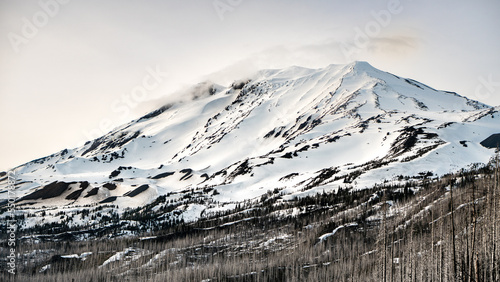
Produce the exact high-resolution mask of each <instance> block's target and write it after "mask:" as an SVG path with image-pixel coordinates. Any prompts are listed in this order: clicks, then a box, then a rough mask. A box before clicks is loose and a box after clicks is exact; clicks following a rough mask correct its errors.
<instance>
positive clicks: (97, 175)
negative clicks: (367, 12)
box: [0, 62, 500, 224]
mask: <svg viewBox="0 0 500 282" xmlns="http://www.w3.org/2000/svg"><path fill="white" fill-rule="evenodd" d="M190 91H191V92H192V93H191V94H190V96H189V97H191V98H192V99H188V100H187V101H185V102H183V103H172V104H169V106H165V107H162V108H160V109H158V110H156V111H154V112H152V113H150V114H148V115H146V116H144V117H143V118H141V119H139V120H137V121H135V122H131V123H129V124H127V125H124V126H122V127H119V128H117V129H115V130H113V131H111V132H110V133H108V134H106V135H104V136H102V137H100V138H97V139H95V140H93V141H91V142H88V143H87V144H85V145H84V146H82V147H79V148H75V149H73V150H64V151H61V152H59V153H56V154H53V155H50V156H48V157H45V158H41V159H38V160H34V161H32V162H29V163H27V164H24V165H22V166H20V167H19V168H18V170H17V172H18V173H17V177H18V179H19V184H18V188H17V192H18V195H19V196H20V200H19V203H18V206H21V207H22V206H23V205H26V206H27V205H31V208H35V209H36V208H40V209H42V208H43V207H49V206H51V205H55V206H68V207H79V206H85V205H101V204H106V205H109V204H111V205H115V206H117V207H118V209H125V208H128V207H140V206H144V205H146V204H152V203H153V202H154V201H155V199H156V198H158V197H160V196H161V197H165V199H166V200H167V201H174V200H175V201H177V200H179V199H186V200H185V202H186V205H187V206H186V210H187V209H188V207H193V208H194V207H195V205H196V210H198V209H201V210H206V211H207V212H210V211H211V210H210V209H213V210H212V211H214V210H217V209H221V208H222V207H223V206H224V205H225V204H228V203H231V204H232V203H236V202H240V201H245V200H252V199H253V200H254V199H258V198H259V197H261V196H262V195H263V194H265V193H267V191H268V190H271V191H278V192H279V193H280V195H282V197H283V198H285V199H286V198H294V197H302V196H306V195H311V194H315V193H318V192H321V191H327V192H328V191H335V190H336V189H338V188H339V187H348V188H353V189H355V188H356V189H361V188H365V187H370V186H371V185H373V184H374V183H378V182H381V181H394V182H397V181H399V180H398V179H399V176H401V175H407V176H414V175H419V174H420V173H421V172H424V171H429V170H430V171H433V173H435V174H438V175H440V174H445V173H448V172H450V171H454V170H458V169H460V168H463V167H465V166H467V165H468V164H470V163H477V162H487V161H488V158H489V157H490V156H491V154H492V151H491V150H489V149H487V148H485V147H483V146H481V144H480V143H481V141H483V140H485V139H486V138H487V137H488V136H490V135H492V134H494V133H498V132H496V131H498V130H497V128H498V126H497V123H498V118H500V117H499V114H498V109H496V110H495V109H494V108H490V107H487V106H485V105H482V104H480V103H478V102H475V101H471V100H469V99H467V98H465V97H462V96H459V95H457V94H453V93H450V92H443V91H437V90H435V89H432V88H429V87H427V86H425V85H424V84H422V83H419V82H417V81H414V80H411V79H405V78H401V77H397V76H394V75H391V74H389V73H386V72H383V71H379V70H377V69H376V68H374V67H372V66H371V65H370V64H368V63H366V62H353V63H351V64H348V65H329V66H327V67H325V68H321V69H310V68H303V67H297V66H294V67H289V68H284V69H277V70H263V71H260V72H258V73H257V74H256V75H254V76H253V77H251V79H242V80H238V81H237V82H235V83H233V84H232V85H230V86H220V85H214V84H213V83H211V82H204V83H200V84H198V85H196V86H194V87H193V88H192V90H190ZM219 93H220V94H221V95H219ZM6 185H7V181H6V180H5V179H3V180H0V187H3V188H5V187H6ZM214 189H216V190H217V193H214V192H211V191H213V190H214ZM70 190H71V191H70ZM5 194H6V193H4V194H0V197H5V196H6V195H5ZM2 195H3V196H2ZM0 199H2V198H0ZM47 199H50V200H47ZM189 199H194V200H193V201H191V200H189ZM154 203H156V202H154ZM195 203H196V204H195ZM200 203H204V204H200ZM214 203H222V204H221V205H222V206H215V204H214ZM179 214H183V212H182V211H179ZM199 216H200V214H199V213H198V214H196V215H193V217H199ZM32 223H33V224H35V223H36V221H33V222H32Z"/></svg>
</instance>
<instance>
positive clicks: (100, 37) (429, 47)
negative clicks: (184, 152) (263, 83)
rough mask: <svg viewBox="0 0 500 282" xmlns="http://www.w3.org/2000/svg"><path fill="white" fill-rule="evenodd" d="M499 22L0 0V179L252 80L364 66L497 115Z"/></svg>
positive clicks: (445, 12)
mask: <svg viewBox="0 0 500 282" xmlns="http://www.w3.org/2000/svg"><path fill="white" fill-rule="evenodd" d="M499 14H500V1H496V0H492V1H457V0H453V1H452V0H448V1H430V0H429V1H411V0H400V1H396V0H384V1H374V0H370V1H368V0H366V1H340V0H338V1H335V0H333V1H327V0H316V1H311V0H308V1H305V0H304V1H294V0H261V1H259V0H206V1H204V0H199V1H189V0H170V1H160V0H156V1H154V0H149V1H126V0H120V1H118V0H116V1H97V0H64V1H63V0H59V1H57V2H56V0H39V1H28V0H23V1H19V0H0V34H1V36H2V38H3V39H2V40H0V119H1V128H0V129H1V132H2V138H0V171H2V170H6V169H8V168H11V167H14V166H17V165H20V164H22V163H25V162H27V161H30V160H33V159H35V158H39V157H43V156H46V155H49V154H51V153H54V152H57V151H59V150H61V149H64V148H73V147H76V146H77V145H80V144H81V143H82V142H84V141H86V140H88V139H89V138H95V137H97V136H98V135H99V134H100V133H102V134H103V133H106V132H103V131H106V130H107V129H109V128H111V127H112V126H116V125H119V124H121V123H124V122H127V121H130V120H132V119H134V118H137V117H138V116H140V115H141V114H143V113H144V111H146V110H148V109H150V108H151V107H152V104H151V102H147V100H154V99H158V98H160V99H163V98H164V97H168V95H169V94H171V93H173V92H174V91H176V90H179V89H182V88H183V87H186V86H187V85H191V84H195V83H197V82H200V81H203V80H212V81H214V82H216V83H219V84H228V83H231V82H232V81H233V80H235V79H239V78H242V77H243V76H245V75H249V74H250V73H252V72H254V71H256V70H258V69H262V68H281V67H286V66H290V65H300V66H304V67H313V68H318V67H324V66H326V65H329V64H345V63H349V62H352V61H355V60H362V61H368V62H369V63H370V64H372V65H373V66H374V67H376V68H379V69H382V70H384V71H388V72H391V73H394V74H397V75H399V76H403V77H410V78H413V79H416V80H418V81H420V82H422V83H425V84H427V85H429V86H431V87H434V88H437V89H442V90H448V91H455V92H457V93H459V94H461V95H464V96H467V97H469V98H472V99H476V100H479V101H481V102H484V103H486V104H489V105H500V56H499V50H500V32H499V28H500V17H499ZM144 90H145V91H144ZM132 94H134V95H135V96H134V95H132ZM162 97H163V98H162Z"/></svg>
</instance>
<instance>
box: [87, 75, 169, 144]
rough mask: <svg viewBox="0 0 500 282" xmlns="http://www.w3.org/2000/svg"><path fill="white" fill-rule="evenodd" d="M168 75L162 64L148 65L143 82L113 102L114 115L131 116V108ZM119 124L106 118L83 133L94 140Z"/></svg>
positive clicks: (124, 117)
mask: <svg viewBox="0 0 500 282" xmlns="http://www.w3.org/2000/svg"><path fill="white" fill-rule="evenodd" d="M167 77H168V73H166V72H163V71H161V70H160V66H158V65H156V66H155V68H152V67H147V68H146V74H145V75H144V77H143V78H142V80H141V83H140V84H139V85H137V86H135V87H134V88H132V90H131V91H130V92H128V93H125V94H123V95H121V97H120V98H119V99H116V100H114V101H113V102H112V103H111V111H112V112H113V114H114V115H113V116H118V118H119V119H122V120H123V119H126V118H127V117H129V115H130V112H131V110H132V109H134V108H135V107H137V106H138V105H139V104H140V103H141V102H144V101H145V100H146V99H147V97H148V96H149V95H150V93H151V92H153V91H154V90H156V89H157V88H158V87H160V85H161V84H162V83H163V82H164V81H165V79H166V78H167ZM118 125H119V124H115V123H114V122H113V120H112V119H111V118H104V119H102V120H101V121H100V122H99V126H98V128H95V129H93V130H90V131H86V130H84V131H83V135H84V136H85V138H86V140H93V139H96V138H99V137H101V136H102V135H104V134H106V133H107V132H109V131H111V130H112V129H113V128H115V127H116V126H118Z"/></svg>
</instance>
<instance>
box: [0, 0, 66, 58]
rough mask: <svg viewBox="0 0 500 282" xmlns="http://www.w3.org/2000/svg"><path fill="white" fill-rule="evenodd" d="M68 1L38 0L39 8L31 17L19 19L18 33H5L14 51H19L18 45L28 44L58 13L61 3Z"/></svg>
mask: <svg viewBox="0 0 500 282" xmlns="http://www.w3.org/2000/svg"><path fill="white" fill-rule="evenodd" d="M69 1H70V0H40V1H39V2H38V5H39V6H40V10H39V11H37V12H35V13H34V14H33V16H32V17H31V19H28V18H26V17H23V18H22V19H21V21H22V23H23V25H22V27H21V32H20V34H17V33H14V32H9V34H8V35H7V37H8V38H9V42H10V45H11V46H12V49H13V50H14V52H16V53H19V52H20V49H19V47H20V46H21V45H23V44H24V45H26V44H28V43H29V41H30V40H31V39H33V38H35V36H36V35H37V34H38V32H39V31H40V29H41V28H43V27H45V26H46V25H47V24H48V23H49V21H50V19H51V18H54V17H55V16H57V14H59V11H60V10H61V5H65V4H67V3H69Z"/></svg>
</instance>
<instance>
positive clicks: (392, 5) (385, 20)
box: [339, 0, 403, 61]
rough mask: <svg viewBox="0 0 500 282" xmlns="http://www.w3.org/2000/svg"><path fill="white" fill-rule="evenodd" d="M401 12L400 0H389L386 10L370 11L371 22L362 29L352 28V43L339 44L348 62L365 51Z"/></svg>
mask: <svg viewBox="0 0 500 282" xmlns="http://www.w3.org/2000/svg"><path fill="white" fill-rule="evenodd" d="M402 11H403V5H402V4H401V1H400V0H389V1H388V2H387V6H386V9H382V10H380V11H378V12H376V11H374V10H372V11H371V12H370V14H371V15H372V18H373V20H371V21H369V22H367V23H366V24H365V25H364V27H363V28H361V27H359V26H357V27H355V28H354V37H353V41H352V42H353V43H352V44H348V43H346V42H341V43H340V46H339V47H340V50H341V51H342V54H343V55H344V57H345V58H346V59H347V60H348V61H352V56H353V55H354V54H356V53H359V52H361V51H362V50H364V49H366V48H367V47H368V45H369V44H370V41H371V40H372V39H373V38H376V37H378V36H379V35H380V33H381V32H382V29H383V28H386V27H388V26H389V25H390V24H391V21H392V19H393V16H394V15H398V14H400V13H401V12H402Z"/></svg>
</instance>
